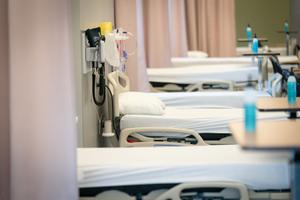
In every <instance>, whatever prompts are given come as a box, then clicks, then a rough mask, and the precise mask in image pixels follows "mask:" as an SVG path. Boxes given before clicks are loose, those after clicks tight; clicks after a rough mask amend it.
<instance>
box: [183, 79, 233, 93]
mask: <svg viewBox="0 0 300 200" xmlns="http://www.w3.org/2000/svg"><path fill="white" fill-rule="evenodd" d="M205 85H223V86H225V87H226V89H222V90H228V91H233V90H234V82H233V81H230V80H202V81H199V82H198V83H196V84H194V85H191V86H190V87H189V88H188V89H187V92H194V91H209V90H211V89H205ZM213 90H216V89H213Z"/></svg>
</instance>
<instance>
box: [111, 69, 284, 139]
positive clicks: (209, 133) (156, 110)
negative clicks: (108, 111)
mask: <svg viewBox="0 0 300 200" xmlns="http://www.w3.org/2000/svg"><path fill="white" fill-rule="evenodd" d="M122 79H123V81H121V80H122ZM108 81H109V85H110V88H111V90H112V91H113V104H114V116H115V117H116V119H117V122H116V124H118V130H124V129H128V128H141V129H143V128H145V127H154V128H155V127H173V128H185V129H192V130H195V131H196V132H197V133H199V134H200V135H201V136H202V138H203V139H204V140H205V141H210V140H214V141H212V142H211V141H210V142H209V143H210V144H212V143H215V142H219V141H220V142H221V143H222V141H221V140H222V139H224V138H226V137H227V136H230V130H229V127H228V123H229V122H231V121H241V120H242V119H243V109H241V108H234V109H233V108H228V107H225V106H222V107H220V106H216V105H212V106H203V107H202V108H178V107H165V104H164V103H163V102H161V101H159V100H158V99H155V98H154V99H152V98H151V95H149V96H147V95H146V94H144V96H143V97H142V98H140V97H139V96H138V95H136V94H135V93H132V92H129V80H128V77H127V76H125V75H124V74H123V73H122V72H119V71H115V72H112V73H110V74H108ZM122 83H123V84H122ZM124 83H125V84H124ZM145 95H146V96H145ZM120 109H122V110H123V111H120ZM286 118H287V114H285V113H260V112H258V119H272V120H283V119H286ZM146 136H161V133H150V134H146ZM175 136H177V134H174V137H175ZM180 136H182V135H180ZM225 143H226V144H227V141H226V142H225Z"/></svg>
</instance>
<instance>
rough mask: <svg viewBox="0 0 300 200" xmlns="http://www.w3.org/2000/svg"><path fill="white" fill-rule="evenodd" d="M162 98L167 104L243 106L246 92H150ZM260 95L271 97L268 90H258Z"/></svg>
mask: <svg viewBox="0 0 300 200" xmlns="http://www.w3.org/2000/svg"><path fill="white" fill-rule="evenodd" d="M149 94H151V95H153V96H156V97H158V98H160V99H161V100H162V101H163V102H164V103H165V104H166V106H175V107H189V108H198V107H203V106H205V105H208V106H212V105H218V106H225V107H235V108H242V107H243V104H244V97H245V94H244V92H243V91H226V92H220V91H218V92H157V93H149ZM257 95H258V96H259V97H269V96H270V95H269V93H267V92H258V94H257Z"/></svg>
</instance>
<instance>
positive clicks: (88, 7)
mask: <svg viewBox="0 0 300 200" xmlns="http://www.w3.org/2000/svg"><path fill="white" fill-rule="evenodd" d="M77 1H79V3H80V27H81V29H83V30H85V29H86V28H88V27H95V26H99V24H100V22H103V21H111V22H114V1H113V0H77ZM76 34H79V32H78V31H77V32H76ZM76 39H77V40H76V41H75V46H78V45H80V38H79V35H76ZM77 52H78V51H77ZM79 53H80V52H79ZM76 63H81V58H80V57H79V56H77V57H76ZM79 65H80V64H79ZM76 74H77V75H76V82H77V90H78V91H77V102H79V104H81V105H78V106H77V110H78V111H80V110H81V113H80V112H78V114H79V118H81V119H82V131H81V134H80V135H79V138H81V142H80V143H79V145H80V146H84V147H95V146H98V134H97V130H98V115H97V107H96V105H95V104H94V103H93V101H92V84H91V80H92V79H91V73H89V74H86V75H83V74H82V73H81V66H80V67H76ZM78 83H79V84H78ZM79 122H80V121H79Z"/></svg>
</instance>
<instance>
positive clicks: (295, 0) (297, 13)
mask: <svg viewBox="0 0 300 200" xmlns="http://www.w3.org/2000/svg"><path fill="white" fill-rule="evenodd" d="M290 4H291V15H292V16H291V18H292V22H293V26H292V28H293V29H294V30H297V31H298V34H296V35H293V36H295V37H297V39H298V44H300V10H299V9H300V1H299V0H291V3H290Z"/></svg>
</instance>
